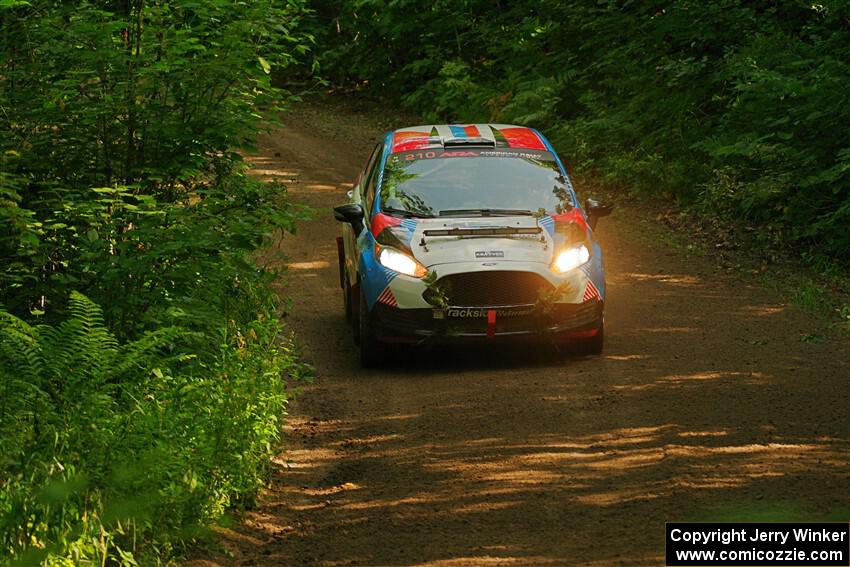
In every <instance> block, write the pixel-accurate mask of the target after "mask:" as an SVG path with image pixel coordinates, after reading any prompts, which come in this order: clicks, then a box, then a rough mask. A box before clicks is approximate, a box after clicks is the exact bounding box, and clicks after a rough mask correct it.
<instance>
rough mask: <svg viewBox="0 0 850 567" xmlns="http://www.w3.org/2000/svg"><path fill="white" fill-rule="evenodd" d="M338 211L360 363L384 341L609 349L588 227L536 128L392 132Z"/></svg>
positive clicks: (598, 257) (596, 209) (596, 252)
mask: <svg viewBox="0 0 850 567" xmlns="http://www.w3.org/2000/svg"><path fill="white" fill-rule="evenodd" d="M350 195H351V202H350V203H348V204H345V205H341V206H339V207H336V208H335V209H334V215H335V217H336V218H337V220H340V221H342V222H344V223H345V224H344V228H343V235H342V237H340V238H338V239H337V244H338V249H339V268H340V285H341V287H342V288H343V293H344V300H345V307H346V315H347V316H348V318H349V319H350V321H351V322H352V328H353V331H354V338H355V341H356V342H357V343H358V344H359V346H360V355H361V363H362V365H363V366H364V367H368V366H372V365H375V364H377V363H378V362H380V360H381V344H382V343H410V344H420V343H426V342H463V341H481V342H486V341H501V340H512V341H516V340H522V339H534V340H540V339H544V340H548V341H552V342H558V343H569V344H571V345H574V346H577V347H579V348H580V349H581V350H583V351H584V352H587V353H598V352H601V350H602V345H603V336H604V335H603V333H604V327H603V309H604V304H605V273H604V266H603V262H602V249H601V247H600V246H599V243H598V242H597V240H596V238H595V237H594V233H593V229H594V228H595V225H596V221H597V220H598V218H599V217H601V216H604V215H607V214H609V213H610V212H611V207H610V206H607V205H602V204H599V203H597V202H595V201H592V200H588V201H587V202H586V203H585V205H584V207H582V205H581V204H579V201H578V199H577V197H576V194H575V191H574V190H573V187H572V184H571V183H570V180H569V177H568V176H567V172H566V170H565V169H564V166H563V164H562V163H561V161H560V160H559V159H558V156H557V155H556V154H555V152H554V150H553V149H552V147H551V145H550V144H549V142H548V141H547V140H546V138H544V137H543V136H542V135H541V134H540V133H539V132H537V131H536V130H533V129H530V128H525V127H520V126H510V125H504V124H468V125H429V126H416V127H412V128H403V129H401V130H396V131H394V132H389V133H387V134H386V135H385V136H384V137H383V139H381V141H380V142H378V143H377V145H376V146H375V148H374V150H373V151H372V154H371V157H370V158H369V160H368V162H367V163H366V167H365V168H364V169H363V171H362V173H361V174H360V176H359V177H358V179H357V181H356V183H355V185H354V188H353V190H352V191H351V192H350Z"/></svg>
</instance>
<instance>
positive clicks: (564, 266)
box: [552, 244, 590, 274]
mask: <svg viewBox="0 0 850 567" xmlns="http://www.w3.org/2000/svg"><path fill="white" fill-rule="evenodd" d="M588 260H590V251H589V250H588V249H587V246H585V245H584V244H579V245H578V246H574V247H573V248H567V249H566V250H564V251H563V252H561V253H560V254H558V256H557V257H556V258H555V261H554V262H553V263H552V270H553V271H555V272H557V273H559V274H563V273H566V272H569V271H570V270H575V269H576V268H578V267H579V266H581V265H582V264H584V263H586V262H587V261H588Z"/></svg>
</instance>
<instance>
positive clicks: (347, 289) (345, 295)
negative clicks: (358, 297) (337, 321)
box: [342, 277, 354, 322]
mask: <svg viewBox="0 0 850 567" xmlns="http://www.w3.org/2000/svg"><path fill="white" fill-rule="evenodd" d="M342 303H343V305H344V306H345V320H346V321H349V322H350V321H351V318H352V317H353V316H354V313H353V312H354V309H353V308H352V306H351V304H352V301H351V284H350V283H348V278H347V277H346V278H345V282H344V283H343V284H342Z"/></svg>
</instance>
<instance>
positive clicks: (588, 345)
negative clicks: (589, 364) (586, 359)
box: [575, 321, 605, 355]
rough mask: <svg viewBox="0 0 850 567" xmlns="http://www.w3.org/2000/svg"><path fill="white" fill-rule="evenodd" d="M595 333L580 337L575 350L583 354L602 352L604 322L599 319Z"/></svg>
mask: <svg viewBox="0 0 850 567" xmlns="http://www.w3.org/2000/svg"><path fill="white" fill-rule="evenodd" d="M597 329H599V330H598V331H597V333H596V334H595V335H593V336H592V337H590V338H587V339H580V340H579V341H578V342H577V343H576V345H575V346H576V352H577V353H578V354H583V355H595V354H602V348H603V347H604V346H605V323H604V321H599V325H598V326H597Z"/></svg>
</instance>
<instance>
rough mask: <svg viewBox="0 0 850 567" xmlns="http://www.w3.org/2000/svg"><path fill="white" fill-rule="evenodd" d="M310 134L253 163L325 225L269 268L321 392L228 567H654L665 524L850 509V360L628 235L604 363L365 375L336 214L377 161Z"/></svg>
mask: <svg viewBox="0 0 850 567" xmlns="http://www.w3.org/2000/svg"><path fill="white" fill-rule="evenodd" d="M310 126H312V125H310ZM312 131H313V130H312V129H311V127H308V126H302V127H301V128H299V129H295V130H294V131H292V132H290V133H289V134H286V135H287V136H291V138H286V139H285V140H284V141H282V142H279V143H278V142H274V141H268V143H269V144H270V145H271V146H270V148H267V149H266V150H264V151H265V155H263V156H253V157H251V158H249V161H251V162H252V163H253V164H255V167H256V170H255V173H257V174H258V175H260V176H261V177H263V178H277V179H280V180H282V181H283V180H285V182H286V183H288V184H289V191H290V192H291V194H293V195H297V197H298V200H299V201H300V202H304V203H306V204H308V205H310V206H312V207H314V208H315V209H316V211H317V212H316V215H317V218H318V219H319V220H318V221H317V222H313V223H301V224H299V225H298V231H297V233H296V235H295V236H291V235H287V236H283V237H281V238H280V239H279V240H278V241H277V242H276V243H275V245H274V246H273V247H272V248H271V249H270V251H269V254H268V256H267V257H266V259H267V261H268V262H269V264H270V265H273V266H275V267H278V268H282V269H284V270H285V273H286V274H287V276H286V278H287V279H286V281H285V283H281V284H280V285H281V287H282V289H284V293H285V294H288V295H292V296H293V298H294V302H293V307H292V308H291V309H289V310H288V311H287V312H286V321H287V322H288V324H289V325H290V328H291V329H295V330H296V331H297V334H298V338H299V341H300V342H301V344H302V346H303V348H304V351H305V352H306V354H307V357H308V359H309V360H310V362H311V363H312V364H314V366H315V368H316V378H315V382H314V383H313V384H311V385H303V388H304V393H303V394H302V395H301V397H299V398H298V399H297V400H296V401H295V403H294V405H293V412H292V413H293V415H292V416H290V417H289V418H288V423H287V426H286V433H287V435H286V442H287V450H286V451H284V452H283V453H282V454H281V455H280V456H279V457H278V458H277V459H275V461H274V464H275V467H276V468H275V471H274V474H275V476H274V481H273V483H272V484H271V486H270V487H269V489H268V490H267V491H266V493H265V494H264V496H263V500H262V505H261V507H260V510H259V511H256V512H252V513H250V514H248V515H246V516H244V517H243V520H244V525H242V526H241V527H238V528H236V529H233V530H222V539H223V541H224V544H225V546H226V547H228V548H229V549H231V550H233V551H234V553H235V554H236V559H234V560H233V561H230V560H229V559H222V560H221V564H228V565H236V564H240V563H239V558H240V557H241V556H240V553H244V552H245V550H248V553H249V555H250V556H251V557H257V556H258V552H257V549H258V548H260V549H262V561H260V562H258V563H257V564H262V565H291V564H310V565H323V566H331V565H353V564H358V565H419V566H429V567H431V566H433V567H450V566H451V567H453V566H461V565H463V566H466V565H479V566H481V565H575V566H584V567H602V566H609V565H630V566H644V565H658V564H661V563H663V556H662V555H663V554H662V553H661V551H663V546H664V541H663V526H664V522H665V521H678V520H696V519H709V520H710V519H714V518H716V517H717V515H718V514H727V513H728V511H729V510H730V509H731V510H733V512H734V513H735V514H736V516H735V517H736V519H739V520H742V521H743V520H747V519H749V517H751V515H753V514H754V513H755V512H753V510H756V511H762V510H763V509H767V510H769V511H770V514H771V515H770V518H771V519H774V520H777V521H779V520H793V519H803V520H809V519H811V520H817V519H821V518H823V517H826V516H828V515H829V514H835V513H836V511H841V510H845V511H846V510H848V509H850V499H849V498H848V495H847V491H846V479H847V478H848V477H850V457H848V455H850V420H848V419H847V411H846V408H847V407H848V405H850V389H848V379H850V356H848V355H847V353H848V347H847V345H846V344H843V343H842V344H838V343H824V344H815V343H806V342H801V341H800V336H801V335H802V334H804V333H810V332H811V331H812V328H811V327H812V325H813V323H812V322H811V319H810V318H808V317H806V316H804V315H802V314H801V313H799V312H798V311H797V310H795V309H793V308H789V307H788V306H786V305H782V304H780V303H778V302H777V300H776V298H775V297H771V296H770V295H769V294H767V293H766V292H764V291H763V290H759V289H758V288H756V287H754V286H752V285H748V284H747V285H745V284H742V283H741V282H739V281H736V280H734V279H732V278H729V277H728V276H727V275H725V274H718V273H715V272H714V271H713V266H712V265H711V262H710V261H709V260H708V259H705V258H690V257H687V258H681V257H679V256H677V255H676V254H674V253H672V252H669V251H668V252H667V253H665V254H658V253H656V252H657V249H656V247H654V246H652V244H656V243H654V242H652V241H651V240H649V242H648V245H645V244H647V243H646V242H643V241H642V240H641V239H649V237H648V236H646V235H645V234H644V231H642V230H641V229H640V228H636V227H635V226H633V225H631V224H629V222H628V221H627V220H624V219H622V218H617V217H613V218H611V219H605V220H604V221H603V222H602V223H600V231H599V234H600V237H601V239H602V240H603V243H604V247H605V250H606V264H607V269H608V273H609V278H608V282H609V286H608V289H607V293H608V297H607V299H606V301H607V303H606V322H605V326H606V349H605V353H604V354H603V355H602V356H599V357H569V356H564V355H563V353H560V354H559V353H558V352H556V351H555V349H554V348H552V346H551V345H547V344H540V345H532V346H521V347H516V348H511V347H503V346H488V345H484V346H482V347H480V348H465V347H464V348H433V349H427V348H426V349H415V350H411V349H407V348H401V347H398V346H392V347H388V348H387V361H386V366H385V367H384V368H383V369H380V370H375V371H369V372H366V371H362V370H360V368H359V365H358V362H357V353H356V349H355V347H354V345H353V343H352V340H351V336H350V327H349V324H348V323H347V322H346V320H345V317H344V315H343V310H342V301H341V297H340V292H339V279H338V274H337V258H336V244H335V242H334V237H335V236H337V234H339V227H338V225H337V224H336V223H335V222H334V221H333V220H332V217H331V212H330V211H331V207H332V206H333V205H335V204H339V203H342V202H344V201H345V200H346V197H345V192H346V191H347V190H348V188H349V187H350V183H351V181H352V180H353V179H354V176H355V175H356V172H357V170H358V168H359V167H360V165H361V164H362V161H363V160H364V159H365V157H366V156H365V155H361V154H362V153H364V152H360V153H356V152H351V151H350V150H347V149H346V148H344V147H342V146H340V145H339V144H338V143H337V142H336V141H335V140H332V139H330V138H327V139H323V138H310V134H309V133H310V132H312ZM358 147H359V146H358ZM329 148H330V149H333V152H332V153H333V155H334V156H335V157H334V163H333V164H329V163H328V161H327V159H325V158H323V157H322V156H327V155H328V153H329V151H330V149H329ZM364 148H365V152H366V153H368V149H369V146H368V144H366V143H365V142H364V144H363V148H360V149H361V150H362V149H364ZM275 152H279V153H281V154H282V156H281V157H270V156H271V155H273V154H274V153H275ZM284 163H285V164H286V165H285V166H284ZM771 506H773V507H771ZM765 507H766V508H765ZM775 510H780V512H775ZM724 517H726V516H724ZM245 533H248V534H251V535H250V537H249V536H245V535H244V534H245ZM600 534H605V536H606V538H607V539H606V545H605V546H600V544H599V541H600V540H599V535H600ZM329 542H335V543H336V544H335V545H329ZM340 542H344V545H342V544H341V543H340Z"/></svg>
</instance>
